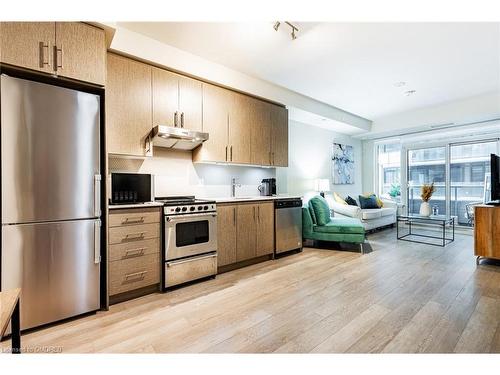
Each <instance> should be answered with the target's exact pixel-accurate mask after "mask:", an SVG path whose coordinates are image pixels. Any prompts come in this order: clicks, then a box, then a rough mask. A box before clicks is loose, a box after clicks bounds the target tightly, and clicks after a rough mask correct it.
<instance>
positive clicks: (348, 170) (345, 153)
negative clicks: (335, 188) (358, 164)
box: [332, 143, 354, 185]
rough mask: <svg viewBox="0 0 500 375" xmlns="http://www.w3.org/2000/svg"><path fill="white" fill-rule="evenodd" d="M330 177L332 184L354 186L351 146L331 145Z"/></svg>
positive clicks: (352, 151)
mask: <svg viewBox="0 0 500 375" xmlns="http://www.w3.org/2000/svg"><path fill="white" fill-rule="evenodd" d="M332 175H333V183H334V184H337V185H346V184H354V148H353V147H352V146H348V145H343V144H340V143H334V144H333V154H332Z"/></svg>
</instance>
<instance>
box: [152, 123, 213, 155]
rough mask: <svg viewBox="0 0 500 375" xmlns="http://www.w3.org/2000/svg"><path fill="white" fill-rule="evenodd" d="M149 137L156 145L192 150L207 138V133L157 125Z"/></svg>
mask: <svg viewBox="0 0 500 375" xmlns="http://www.w3.org/2000/svg"><path fill="white" fill-rule="evenodd" d="M150 139H151V142H152V143H153V146H156V147H165V148H174V149H178V150H192V149H194V148H196V147H198V146H199V145H201V144H202V143H203V142H205V141H206V140H207V139H208V133H202V132H197V131H192V130H188V129H183V128H174V127H172V126H164V125H157V126H155V127H154V128H153V130H152V131H151V135H150Z"/></svg>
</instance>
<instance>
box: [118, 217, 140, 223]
mask: <svg viewBox="0 0 500 375" xmlns="http://www.w3.org/2000/svg"><path fill="white" fill-rule="evenodd" d="M135 223H144V216H141V217H127V218H125V220H123V221H122V224H135Z"/></svg>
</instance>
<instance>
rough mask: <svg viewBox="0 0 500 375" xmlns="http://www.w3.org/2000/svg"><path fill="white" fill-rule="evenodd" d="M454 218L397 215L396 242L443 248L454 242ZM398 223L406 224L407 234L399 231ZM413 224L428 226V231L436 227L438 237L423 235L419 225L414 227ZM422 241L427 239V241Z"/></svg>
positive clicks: (445, 216)
mask: <svg viewBox="0 0 500 375" xmlns="http://www.w3.org/2000/svg"><path fill="white" fill-rule="evenodd" d="M455 217H456V216H447V215H431V216H421V215H416V214H410V215H398V216H397V222H396V235H397V238H398V240H402V241H409V242H416V243H422V244H427V245H434V246H442V247H444V246H446V245H447V244H449V243H451V242H453V241H455ZM400 223H403V224H406V228H408V231H407V233H404V232H405V231H402V230H401V229H400ZM414 224H425V226H429V228H430V229H433V228H432V227H438V229H439V234H440V235H432V234H424V233H422V227H421V226H419V225H417V226H416V227H415V226H414ZM450 231H451V237H448V235H449V233H448V232H450ZM418 238H422V240H418ZM424 239H427V241H425V240H424ZM433 240H439V241H433Z"/></svg>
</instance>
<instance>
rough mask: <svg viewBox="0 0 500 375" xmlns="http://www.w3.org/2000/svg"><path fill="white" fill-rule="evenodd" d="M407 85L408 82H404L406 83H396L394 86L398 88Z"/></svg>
mask: <svg viewBox="0 0 500 375" xmlns="http://www.w3.org/2000/svg"><path fill="white" fill-rule="evenodd" d="M405 85H406V82H404V81H400V82H396V83H395V84H394V86H396V87H403V86H405Z"/></svg>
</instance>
